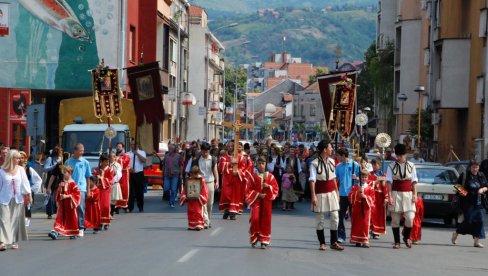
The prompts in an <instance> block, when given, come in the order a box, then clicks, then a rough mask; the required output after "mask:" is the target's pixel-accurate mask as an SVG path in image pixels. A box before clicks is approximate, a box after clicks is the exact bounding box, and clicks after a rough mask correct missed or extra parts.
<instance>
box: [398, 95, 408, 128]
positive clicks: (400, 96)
mask: <svg viewBox="0 0 488 276" xmlns="http://www.w3.org/2000/svg"><path fill="white" fill-rule="evenodd" d="M398 100H399V101H401V102H402V113H401V114H400V134H401V133H403V117H404V114H403V104H404V103H405V101H406V100H408V97H407V95H406V94H405V93H402V94H400V95H398Z"/></svg>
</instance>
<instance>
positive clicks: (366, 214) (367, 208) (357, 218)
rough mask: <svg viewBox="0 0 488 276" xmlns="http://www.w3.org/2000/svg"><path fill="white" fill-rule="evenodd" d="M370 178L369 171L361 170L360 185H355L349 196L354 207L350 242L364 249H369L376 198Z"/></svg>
mask: <svg viewBox="0 0 488 276" xmlns="http://www.w3.org/2000/svg"><path fill="white" fill-rule="evenodd" d="M368 176H369V172H368V171H367V170H365V169H363V170H361V177H360V183H359V185H354V186H353V187H352V189H351V191H350V192H349V195H348V198H349V202H350V203H351V205H352V216H351V239H350V240H351V243H355V244H356V246H357V247H364V248H369V228H370V222H371V211H372V209H373V207H374V196H375V194H374V190H373V186H372V185H371V183H370V182H369V181H368Z"/></svg>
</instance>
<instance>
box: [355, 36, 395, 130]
mask: <svg viewBox="0 0 488 276" xmlns="http://www.w3.org/2000/svg"><path fill="white" fill-rule="evenodd" d="M364 58H365V65H364V69H363V70H362V71H361V73H360V74H359V76H358V85H360V86H359V90H358V107H359V108H364V107H366V106H373V104H374V98H376V99H377V103H378V105H379V106H378V107H377V111H378V114H375V115H376V116H378V118H380V119H384V120H386V121H387V123H388V129H393V124H394V123H395V116H393V93H392V91H393V76H394V46H393V43H387V45H386V47H385V48H384V49H383V50H381V51H378V52H377V51H376V43H375V42H373V43H372V44H371V45H370V46H369V48H368V50H366V52H365V53H364Z"/></svg>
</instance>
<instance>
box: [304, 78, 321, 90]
mask: <svg viewBox="0 0 488 276" xmlns="http://www.w3.org/2000/svg"><path fill="white" fill-rule="evenodd" d="M305 89H306V90H309V91H312V92H313V93H320V88H319V82H318V81H315V82H314V83H312V84H310V85H309V86H307V87H305Z"/></svg>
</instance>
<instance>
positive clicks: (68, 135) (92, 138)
mask: <svg viewBox="0 0 488 276" xmlns="http://www.w3.org/2000/svg"><path fill="white" fill-rule="evenodd" d="M103 134H104V132H103V131H69V132H68V131H67V132H64V133H63V148H65V149H67V150H68V151H72V149H73V148H74V146H75V145H76V144H77V143H82V144H83V146H84V148H85V155H98V154H99V152H100V150H102V151H103V152H106V151H107V152H108V142H109V141H108V140H109V139H107V138H106V137H105V136H104V135H103ZM124 139H125V133H124V132H123V131H117V135H116V136H115V138H113V139H112V148H115V145H117V143H118V142H122V143H124V142H125V141H124ZM102 142H103V146H102Z"/></svg>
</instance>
